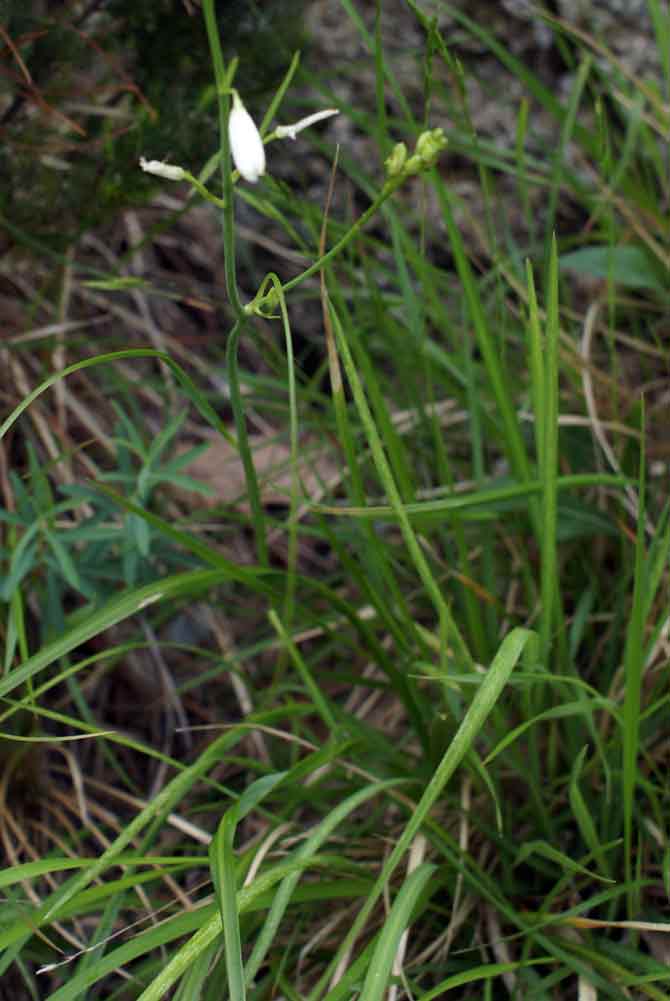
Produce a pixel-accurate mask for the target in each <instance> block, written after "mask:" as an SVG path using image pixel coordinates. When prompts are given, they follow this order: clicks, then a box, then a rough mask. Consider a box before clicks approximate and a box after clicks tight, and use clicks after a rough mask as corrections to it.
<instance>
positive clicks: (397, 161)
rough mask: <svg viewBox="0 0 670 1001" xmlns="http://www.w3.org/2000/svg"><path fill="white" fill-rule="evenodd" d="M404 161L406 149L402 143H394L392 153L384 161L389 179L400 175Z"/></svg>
mask: <svg viewBox="0 0 670 1001" xmlns="http://www.w3.org/2000/svg"><path fill="white" fill-rule="evenodd" d="M406 159H407V147H406V146H405V144H404V143H396V144H395V146H394V147H393V152H392V153H391V155H390V156H387V157H386V160H385V161H384V166H385V167H386V173H387V175H388V176H389V177H397V176H398V174H400V173H402V170H403V167H404V166H405V160H406Z"/></svg>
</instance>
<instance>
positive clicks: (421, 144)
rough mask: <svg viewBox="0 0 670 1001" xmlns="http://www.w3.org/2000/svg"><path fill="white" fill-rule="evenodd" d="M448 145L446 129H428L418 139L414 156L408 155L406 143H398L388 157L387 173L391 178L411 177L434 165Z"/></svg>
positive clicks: (386, 163) (386, 162)
mask: <svg viewBox="0 0 670 1001" xmlns="http://www.w3.org/2000/svg"><path fill="white" fill-rule="evenodd" d="M446 145H447V137H446V136H445V134H444V129H428V130H427V131H426V132H422V133H421V135H420V136H419V138H418V139H417V141H416V146H415V149H414V153H413V154H412V156H410V157H408V156H407V147H406V146H405V144H404V143H396V145H395V146H394V147H393V152H392V153H391V155H390V156H388V157H387V158H386V161H385V164H384V165H385V167H386V175H387V177H388V178H389V179H390V178H400V177H402V178H405V177H411V176H412V175H413V174H420V173H422V172H423V171H424V170H430V168H431V167H434V166H435V164H436V162H437V158H438V156H439V155H440V153H441V152H442V150H443V149H444V148H445V146H446Z"/></svg>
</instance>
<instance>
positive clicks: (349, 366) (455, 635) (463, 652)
mask: <svg viewBox="0 0 670 1001" xmlns="http://www.w3.org/2000/svg"><path fill="white" fill-rule="evenodd" d="M329 312H330V317H331V320H332V323H333V329H334V330H335V336H336V340H337V346H338V349H339V352H340V355H341V357H342V362H343V364H344V368H345V371H346V373H347V378H348V380H349V385H350V386H351V391H352V393H353V396H354V400H355V402H356V407H357V409H358V413H359V415H360V418H361V421H362V423H363V427H364V428H365V432H366V436H367V439H368V443H369V445H370V451H371V453H372V458H373V461H374V464H375V467H376V469H377V473H378V474H379V478H380V480H381V481H382V484H383V486H384V489H385V490H386V494H387V496H388V498H389V502H390V504H391V507H392V508H393V510H394V513H395V515H396V517H397V518H398V523H399V525H400V530H401V532H402V535H403V538H404V540H405V545H406V546H407V549H408V550H409V553H410V555H411V557H412V561H413V563H414V566H415V567H416V569H417V571H418V573H419V576H420V577H421V580H422V581H423V584H424V587H425V588H426V591H427V592H428V595H429V596H430V598H431V601H432V602H433V604H434V606H435V609H436V611H437V613H438V616H440V617H442V616H444V618H445V620H446V621H447V622H448V623H449V633H450V637H451V640H452V642H453V644H454V647H455V650H456V653H457V656H458V657H460V658H461V659H462V661H463V663H464V664H465V665H466V666H467V667H470V668H473V666H474V665H473V663H472V656H471V654H470V651H469V650H468V647H467V644H466V643H465V640H464V639H463V637H462V636H461V633H460V630H459V628H458V626H457V625H456V622H455V621H454V617H453V615H452V613H451V610H450V608H449V606H448V605H447V602H446V601H445V598H444V595H443V594H442V591H441V590H440V587H439V584H438V583H437V581H436V580H435V577H434V575H433V572H432V570H431V569H430V566H429V564H428V561H427V560H426V558H425V556H424V555H423V551H422V549H421V547H420V545H419V543H418V541H417V538H416V535H415V534H414V529H413V528H412V525H411V523H410V520H409V517H408V515H407V512H406V510H405V505H404V504H403V501H402V497H401V496H400V492H399V490H398V488H397V486H396V482H395V479H394V476H393V473H392V471H391V467H390V466H389V463H388V459H387V458H386V454H385V452H384V449H383V446H382V443H381V439H380V437H379V433H378V431H377V427H376V425H375V422H374V419H373V417H372V414H371V413H370V408H369V406H368V402H367V400H366V398H365V393H364V392H363V386H362V384H361V381H360V379H359V377H358V372H357V371H356V366H355V364H354V359H353V357H352V354H351V351H350V350H349V345H348V343H347V340H346V338H345V336H344V331H343V330H342V325H341V323H340V320H339V317H338V315H337V313H336V312H335V310H334V309H333V308H332V306H330V309H329Z"/></svg>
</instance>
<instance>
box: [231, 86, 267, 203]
mask: <svg viewBox="0 0 670 1001" xmlns="http://www.w3.org/2000/svg"><path fill="white" fill-rule="evenodd" d="M228 138H229V140H230V152H231V153H232V155H233V163H234V164H235V166H236V167H237V169H238V170H239V172H240V176H241V177H243V178H244V180H245V181H249V182H250V183H251V184H255V183H256V181H257V180H258V178H259V177H262V176H263V174H264V173H265V147H264V146H263V140H262V139H261V134H260V132H259V131H258V129H257V128H256V125H255V123H254V120H253V118H252V117H251V115H250V114H249V112H248V111H247V109H246V108H245V107H244V105H243V104H242V101H241V100H240V95H239V94H238V93H237V91H236V90H234V91H233V108H232V111H231V112H230V117H229V118H228Z"/></svg>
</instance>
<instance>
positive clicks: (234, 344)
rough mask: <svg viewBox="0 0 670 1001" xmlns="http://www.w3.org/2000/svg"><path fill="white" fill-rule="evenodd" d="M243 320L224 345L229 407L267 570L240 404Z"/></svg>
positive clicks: (254, 478)
mask: <svg viewBox="0 0 670 1001" xmlns="http://www.w3.org/2000/svg"><path fill="white" fill-rule="evenodd" d="M244 321H245V316H244V314H241V315H240V318H239V319H238V320H237V322H236V323H235V326H234V327H233V329H232V330H231V331H230V334H229V335H228V343H227V344H226V367H227V372H228V389H229V391H230V405H231V407H232V410H233V417H234V419H235V431H236V432H237V448H238V451H239V454H240V458H241V460H242V466H243V467H244V477H245V480H246V485H247V494H248V497H249V507H250V508H251V520H252V522H253V526H254V536H255V539H256V554H257V556H258V561H259V563H260V564H261V565H262V566H264V567H267V566H268V565H269V561H270V560H269V553H268V543H267V534H266V526H265V512H264V510H263V504H262V502H261V494H260V490H259V487H258V477H257V476H256V468H255V466H254V459H253V456H252V454H251V447H250V445H249V436H248V435H247V422H246V418H245V416H244V405H243V403H242V394H241V392H240V374H239V367H238V359H237V350H238V347H239V341H240V334H241V333H242V329H243V326H244Z"/></svg>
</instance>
